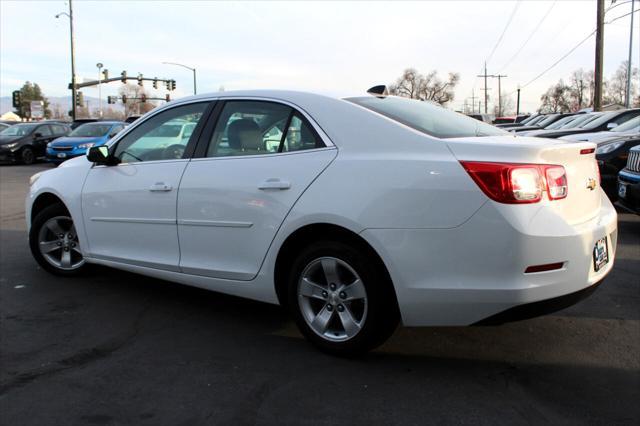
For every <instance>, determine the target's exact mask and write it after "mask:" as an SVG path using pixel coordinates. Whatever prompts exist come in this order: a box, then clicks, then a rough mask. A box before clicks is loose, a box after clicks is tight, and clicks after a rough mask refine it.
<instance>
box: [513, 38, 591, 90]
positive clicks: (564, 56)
mask: <svg viewBox="0 0 640 426" xmlns="http://www.w3.org/2000/svg"><path fill="white" fill-rule="evenodd" d="M595 33H596V30H593V31H591V33H590V34H589V35H588V36H586V37H585V38H584V39H582V41H581V42H580V43H578V44H576V45H575V46H573V47H572V48H571V50H569V51H568V52H567V53H565V54H564V55H562V57H560V59H558V60H557V61H555V62H554V63H553V64H551V66H549V67H548V68H546V69H545V70H544V71H542V72H541V73H540V74H538V75H537V76H535V77H534V78H533V79H531V80H529V81H528V82H526V83H525V84H523V85H522V86H520V88H521V89H524V88H525V87H527V86H528V85H530V84H531V83H533V82H534V81H536V80H537V79H539V78H540V77H542V76H543V75H545V74H546V73H547V72H548V71H550V70H551V69H553V68H554V67H555V66H556V65H558V64H559V63H560V62H562V61H563V60H564V59H565V58H566V57H567V56H569V55H571V54H572V53H573V52H574V51H575V50H576V49H577V48H578V47H580V46H582V45H583V44H584V42H585V41H587V40H589V39H590V38H591V37H592V36H593V35H594V34H595ZM513 93H515V92H511V93H510V94H513Z"/></svg>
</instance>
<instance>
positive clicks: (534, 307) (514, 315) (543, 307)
mask: <svg viewBox="0 0 640 426" xmlns="http://www.w3.org/2000/svg"><path fill="white" fill-rule="evenodd" d="M604 280H605V279H602V280H600V281H598V282H597V283H595V284H593V285H591V286H589V287H587V288H584V289H582V290H578V291H576V292H575V293H569V294H565V295H564V296H558V297H554V298H552V299H547V300H540V301H538V302H531V303H525V304H524V305H518V306H514V307H513V308H509V309H507V310H506V311H502V312H500V313H497V314H495V315H492V316H490V317H489V318H485V319H483V320H481V321H478V322H477V323H475V324H473V325H500V324H504V323H506V322H513V321H522V320H526V319H530V318H535V317H539V316H541V315H547V314H551V313H554V312H557V311H560V310H562V309H566V308H568V307H570V306H573V305H575V304H576V303H578V302H580V301H581V300H584V299H586V298H587V297H589V296H591V294H592V293H593V292H595V291H596V290H597V289H598V287H600V284H602V283H603V282H604Z"/></svg>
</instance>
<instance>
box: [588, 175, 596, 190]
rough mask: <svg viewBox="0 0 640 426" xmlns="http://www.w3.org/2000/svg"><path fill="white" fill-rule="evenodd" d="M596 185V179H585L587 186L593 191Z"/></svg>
mask: <svg viewBox="0 0 640 426" xmlns="http://www.w3.org/2000/svg"><path fill="white" fill-rule="evenodd" d="M596 186H598V184H597V183H596V180H595V179H594V178H589V179H588V180H587V188H589V189H590V190H592V191H593V190H594V189H596Z"/></svg>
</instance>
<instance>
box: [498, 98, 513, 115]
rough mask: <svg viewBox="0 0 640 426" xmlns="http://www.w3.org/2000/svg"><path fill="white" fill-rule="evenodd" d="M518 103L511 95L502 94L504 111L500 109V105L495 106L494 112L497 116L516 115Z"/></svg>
mask: <svg viewBox="0 0 640 426" xmlns="http://www.w3.org/2000/svg"><path fill="white" fill-rule="evenodd" d="M515 113H516V104H515V102H514V101H513V98H512V97H511V96H507V95H502V112H501V111H500V105H494V106H493V114H494V115H495V116H496V117H499V116H503V115H515Z"/></svg>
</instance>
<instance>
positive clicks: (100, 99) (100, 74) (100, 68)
mask: <svg viewBox="0 0 640 426" xmlns="http://www.w3.org/2000/svg"><path fill="white" fill-rule="evenodd" d="M96 67H98V110H99V111H100V112H99V114H100V118H102V85H101V84H100V83H101V82H102V67H103V65H102V62H98V63H97V64H96Z"/></svg>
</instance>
